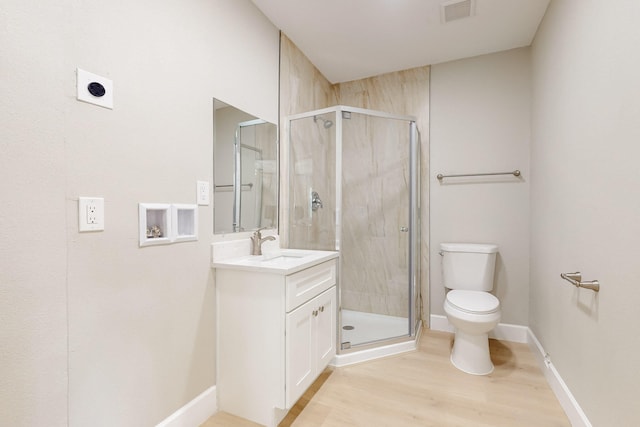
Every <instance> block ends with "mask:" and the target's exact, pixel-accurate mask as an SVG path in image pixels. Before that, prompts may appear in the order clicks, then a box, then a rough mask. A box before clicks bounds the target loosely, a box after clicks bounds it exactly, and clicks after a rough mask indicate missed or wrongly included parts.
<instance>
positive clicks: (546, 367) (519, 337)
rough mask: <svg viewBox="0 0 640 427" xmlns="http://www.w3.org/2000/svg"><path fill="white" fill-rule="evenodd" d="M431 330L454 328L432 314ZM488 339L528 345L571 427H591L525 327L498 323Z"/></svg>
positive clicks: (536, 341) (532, 335)
mask: <svg viewBox="0 0 640 427" xmlns="http://www.w3.org/2000/svg"><path fill="white" fill-rule="evenodd" d="M429 318H430V321H431V329H433V330H435V331H443V332H451V333H453V332H454V327H453V325H451V324H450V323H449V321H448V320H447V316H442V315H438V314H432V315H431V316H430V317H429ZM489 337H491V338H495V339H498V340H502V341H513V342H518V343H524V344H528V345H529V348H530V349H531V351H532V352H533V355H534V356H535V358H536V361H537V362H538V365H539V366H540V370H541V371H542V373H543V374H544V377H545V378H546V380H547V382H548V383H549V386H550V387H551V390H553V393H554V394H555V395H556V398H557V399H558V401H559V402H560V406H562V409H563V410H564V412H565V414H567V418H569V421H570V422H571V426H572V427H592V426H591V422H589V419H588V418H587V416H586V415H585V413H584V411H582V408H581V407H580V405H579V404H578V402H577V401H576V399H575V398H574V397H573V394H572V393H571V390H569V387H567V385H566V384H565V382H564V381H563V380H562V377H561V376H560V374H559V373H558V371H557V370H556V368H555V367H554V366H553V363H551V360H550V359H549V357H548V355H547V353H546V351H545V350H544V348H542V345H541V344H540V341H538V338H536V336H535V335H534V333H533V332H532V331H531V329H530V328H529V327H527V326H520V325H510V324H506V323H500V324H498V326H496V327H495V328H494V330H493V331H492V332H491V333H489Z"/></svg>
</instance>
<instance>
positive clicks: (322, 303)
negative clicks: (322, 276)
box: [315, 287, 337, 376]
mask: <svg viewBox="0 0 640 427" xmlns="http://www.w3.org/2000/svg"><path fill="white" fill-rule="evenodd" d="M316 305H317V308H316V310H317V311H318V315H317V316H316V318H315V323H316V376H317V375H319V374H320V373H321V372H322V371H323V370H324V368H326V367H327V365H328V364H329V362H331V359H333V357H334V356H335V355H336V332H337V331H336V288H335V287H333V288H331V289H328V290H327V291H325V292H324V293H323V294H321V295H319V296H318V297H317V299H316Z"/></svg>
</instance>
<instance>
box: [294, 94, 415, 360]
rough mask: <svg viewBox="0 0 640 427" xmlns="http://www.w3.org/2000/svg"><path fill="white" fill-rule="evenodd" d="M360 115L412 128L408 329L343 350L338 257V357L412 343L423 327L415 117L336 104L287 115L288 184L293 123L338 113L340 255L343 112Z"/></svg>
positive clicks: (338, 241) (336, 246)
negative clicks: (381, 347) (397, 334)
mask: <svg viewBox="0 0 640 427" xmlns="http://www.w3.org/2000/svg"><path fill="white" fill-rule="evenodd" d="M344 112H348V113H357V114H364V115H367V116H372V117H379V118H384V119H391V120H400V121H406V122H407V124H408V125H409V127H410V131H409V185H410V188H409V218H408V220H409V242H408V251H409V256H408V268H407V269H408V280H407V282H408V283H407V286H408V288H409V289H408V296H409V297H408V316H407V317H408V319H407V320H408V328H407V332H408V334H407V335H403V336H399V337H391V338H386V339H381V340H376V341H371V342H365V343H362V344H355V345H353V346H350V347H348V348H342V292H341V279H342V273H341V272H342V257H341V256H339V257H338V272H337V273H338V274H337V277H338V286H337V288H338V290H339V291H338V310H336V312H337V317H338V319H337V325H338V331H337V332H338V333H337V334H336V335H337V340H338V342H337V345H336V348H337V352H338V354H346V353H351V352H357V351H361V350H366V349H370V348H377V347H380V346H381V345H389V344H395V343H402V342H406V341H411V340H414V339H415V338H416V334H417V333H418V332H419V327H420V325H421V320H420V310H419V309H418V307H417V304H418V302H419V301H420V227H421V226H420V144H419V135H418V130H417V125H416V118H415V117H414V116H404V115H398V114H391V113H386V112H383V111H377V110H370V109H366V108H359V107H350V106H346V105H336V106H333V107H328V108H322V109H318V110H313V111H306V112H304V113H299V114H294V115H291V116H287V117H286V119H285V131H286V134H287V161H288V174H289V179H288V180H287V181H288V182H287V185H289V183H290V179H291V177H292V176H294V174H293V173H292V168H293V167H294V165H293V161H292V155H291V150H292V144H291V123H292V122H293V121H294V120H299V119H305V118H310V117H313V116H317V115H322V114H327V113H335V125H336V142H335V144H336V161H335V163H336V164H335V167H336V172H335V173H336V177H335V185H336V194H335V199H336V210H335V233H336V234H335V241H334V249H333V250H335V251H337V252H340V251H341V242H342V138H343V132H342V125H343V120H344V118H343V113H344ZM287 194H288V198H289V200H288V201H287V202H288V209H287V210H288V211H289V213H288V215H287V218H286V221H283V224H285V225H286V228H287V230H286V233H284V237H285V242H286V246H287V247H288V246H289V240H290V239H289V237H290V234H289V233H290V230H289V228H290V217H289V215H290V214H291V212H292V211H293V206H292V205H291V204H292V203H293V202H292V199H293V198H292V197H291V191H290V189H289V188H288V189H287Z"/></svg>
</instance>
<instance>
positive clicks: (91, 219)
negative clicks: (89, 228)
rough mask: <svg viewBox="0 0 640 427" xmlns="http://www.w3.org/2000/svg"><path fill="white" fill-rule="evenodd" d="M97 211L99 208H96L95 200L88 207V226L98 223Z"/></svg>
mask: <svg viewBox="0 0 640 427" xmlns="http://www.w3.org/2000/svg"><path fill="white" fill-rule="evenodd" d="M97 210H98V208H97V207H96V204H95V203H94V202H93V200H92V201H91V202H89V204H88V205H87V224H97V223H98V217H97V216H96V211H97Z"/></svg>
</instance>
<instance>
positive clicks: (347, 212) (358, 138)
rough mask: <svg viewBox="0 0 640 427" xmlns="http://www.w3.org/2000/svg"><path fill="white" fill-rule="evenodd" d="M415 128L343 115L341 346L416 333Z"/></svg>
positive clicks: (383, 118)
mask: <svg viewBox="0 0 640 427" xmlns="http://www.w3.org/2000/svg"><path fill="white" fill-rule="evenodd" d="M409 132H410V126H409V123H408V122H407V121H402V120H394V119H390V118H386V117H377V116H371V115H367V114H362V113H350V114H346V115H344V116H343V120H342V165H343V167H342V219H341V235H340V239H341V247H340V252H341V256H342V269H341V307H342V323H343V330H342V342H343V343H348V344H343V346H354V345H360V344H364V343H369V342H374V341H380V340H387V339H390V338H396V337H404V336H407V335H409V333H410V332H409V299H410V298H409V297H410V295H409V285H408V284H409V243H410V242H409V227H410V223H409V221H410V218H409V208H410V197H409V196H410V186H409V183H410V182H411V181H410V163H409V157H410V156H409V155H410V150H409ZM352 323H353V324H352ZM352 327H353V329H351V328H352Z"/></svg>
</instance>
